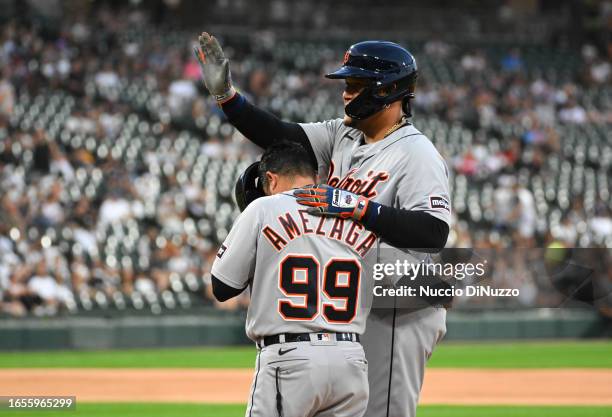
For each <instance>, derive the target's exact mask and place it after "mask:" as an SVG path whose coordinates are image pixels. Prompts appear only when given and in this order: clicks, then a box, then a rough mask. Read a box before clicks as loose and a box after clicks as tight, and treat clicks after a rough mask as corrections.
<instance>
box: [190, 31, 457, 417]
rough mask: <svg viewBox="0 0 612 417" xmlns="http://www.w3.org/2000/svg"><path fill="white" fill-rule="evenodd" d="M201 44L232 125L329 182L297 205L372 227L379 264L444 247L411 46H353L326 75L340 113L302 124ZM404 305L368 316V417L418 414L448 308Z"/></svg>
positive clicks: (206, 69) (442, 189)
mask: <svg viewBox="0 0 612 417" xmlns="http://www.w3.org/2000/svg"><path fill="white" fill-rule="evenodd" d="M199 42H200V48H196V50H195V52H196V56H197V57H198V59H199V61H200V64H201V68H202V74H203V79H204V84H205V85H206V87H207V89H208V90H209V91H210V93H211V94H212V95H213V96H214V97H215V99H216V100H217V102H218V103H219V105H220V106H221V108H222V109H223V111H224V113H225V114H226V116H227V118H228V120H229V121H230V123H232V124H233V125H234V126H235V127H236V128H237V129H238V130H239V131H240V132H241V133H242V134H243V135H244V136H246V137H247V138H248V139H250V140H251V141H253V142H254V143H256V144H257V145H259V146H261V147H263V148H267V147H268V146H270V145H272V144H273V143H274V142H276V141H278V140H280V139H281V138H286V139H288V140H292V141H295V142H298V143H300V144H302V145H303V146H304V147H305V148H306V150H307V151H308V154H309V156H310V159H311V160H312V162H313V163H315V164H316V166H317V167H318V173H319V175H320V177H321V178H326V181H325V182H326V184H320V185H318V186H313V187H304V189H302V190H300V191H299V192H297V194H296V195H297V197H298V202H300V203H301V204H304V205H305V207H310V210H311V212H312V213H315V214H318V215H321V216H329V215H335V216H338V215H341V216H345V217H347V218H352V219H354V220H356V221H357V222H359V223H360V224H362V225H363V226H364V228H365V229H366V230H368V231H372V232H375V233H376V234H377V236H378V237H379V238H380V243H379V244H378V246H377V253H378V257H379V258H378V262H394V261H395V260H396V259H405V258H406V257H410V258H411V259H413V260H414V261H418V260H419V259H425V256H426V255H424V254H423V252H427V251H429V252H432V251H439V250H441V249H442V248H443V247H444V245H445V244H446V239H447V237H448V232H449V224H450V217H451V205H450V195H449V185H448V169H447V167H446V164H445V162H444V160H443V158H442V157H441V156H440V154H439V153H438V152H437V150H436V149H435V147H434V146H433V144H432V143H431V142H430V141H429V139H428V138H427V137H425V136H424V135H423V134H422V133H421V132H419V131H418V130H417V129H416V128H415V127H414V126H413V125H412V124H411V123H410V122H409V119H408V118H409V117H410V116H411V112H410V99H412V98H413V97H414V90H415V85H416V77H417V67H416V62H415V60H414V57H413V56H412V55H411V54H410V52H408V51H407V50H406V49H404V48H403V47H401V46H400V45H398V44H395V43H392V42H384V41H366V42H360V43H357V44H355V45H353V46H351V47H350V48H349V50H348V51H347V52H346V54H345V55H344V60H343V63H342V66H341V67H340V68H339V69H338V70H337V71H335V72H332V73H331V74H327V75H326V77H328V78H331V79H342V80H344V82H345V89H344V92H343V94H342V98H343V100H344V104H345V108H344V110H345V115H344V117H343V118H339V119H335V120H329V121H325V122H321V123H305V124H304V123H290V122H285V121H281V120H279V119H278V118H276V117H275V116H274V115H272V114H270V113H268V112H266V111H264V110H262V109H258V108H257V107H255V106H253V105H252V104H250V103H249V102H248V101H247V100H246V99H245V98H244V96H242V95H241V94H239V93H237V92H236V90H235V89H234V87H233V86H232V83H231V76H230V70H229V62H228V60H227V59H226V58H225V56H224V54H223V51H222V49H221V47H220V45H219V43H218V41H217V40H216V39H215V38H214V37H211V36H210V35H209V34H207V33H202V35H201V36H200V37H199ZM397 248H426V250H419V251H415V250H412V251H401V250H399V249H397ZM403 301H404V300H393V302H392V304H391V306H390V308H380V309H373V310H372V313H371V314H370V316H369V318H368V323H367V331H366V333H365V335H364V338H363V344H364V348H365V350H366V356H367V358H368V361H369V364H370V365H369V384H370V401H369V405H368V410H367V412H366V415H367V416H368V417H383V416H384V417H406V416H414V415H415V414H416V406H417V402H418V398H419V393H420V389H421V386H422V383H423V377H424V368H425V364H426V362H427V360H428V359H429V357H430V355H431V353H432V351H433V349H434V347H435V345H436V344H437V343H438V341H439V340H440V339H441V338H442V337H443V335H444V334H445V332H446V325H445V322H446V310H445V309H444V308H442V307H434V306H430V305H427V306H426V307H425V308H418V309H417V308H408V307H410V306H408V307H405V306H404V307H399V305H401V304H402V303H403ZM420 307H422V306H420ZM415 310H416V311H415Z"/></svg>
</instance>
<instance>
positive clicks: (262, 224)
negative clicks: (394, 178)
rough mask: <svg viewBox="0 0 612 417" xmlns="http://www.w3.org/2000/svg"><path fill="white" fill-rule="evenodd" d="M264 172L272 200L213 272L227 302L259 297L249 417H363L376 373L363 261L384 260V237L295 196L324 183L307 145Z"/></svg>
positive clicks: (252, 207) (278, 149)
mask: <svg viewBox="0 0 612 417" xmlns="http://www.w3.org/2000/svg"><path fill="white" fill-rule="evenodd" d="M259 173H260V177H259V178H260V181H262V183H263V187H264V190H265V192H266V194H268V196H266V197H261V198H258V199H256V200H254V201H253V202H251V203H250V204H249V205H248V206H247V207H246V209H245V210H244V211H243V212H242V214H241V215H240V216H239V217H238V219H237V220H236V222H235V223H234V225H233V227H232V229H231V231H230V233H229V235H228V236H227V239H226V240H225V242H224V243H223V245H221V248H220V249H219V252H218V253H217V257H216V259H215V262H214V264H213V267H212V271H211V272H212V276H213V277H212V283H213V294H214V295H215V297H216V298H217V299H218V300H220V301H225V300H226V299H229V298H231V297H233V296H236V295H238V294H240V293H241V292H242V291H243V290H244V288H245V287H247V286H250V289H251V303H250V305H249V309H248V313H247V319H246V332H247V335H248V336H249V338H251V339H252V340H253V341H255V342H256V343H257V346H258V355H257V363H256V372H255V376H254V379H253V384H252V386H251V395H250V398H249V404H248V407H247V411H246V416H247V417H251V416H253V417H254V416H262V417H273V416H279V417H302V416H318V417H323V416H328V417H331V416H338V417H355V416H363V415H364V413H365V410H366V406H367V402H368V379H367V372H368V371H367V361H366V359H365V353H364V351H363V347H362V345H361V344H360V343H359V335H360V334H362V333H363V331H364V328H365V322H366V315H367V313H368V310H369V309H368V308H367V301H366V300H363V299H362V298H363V297H367V291H368V290H367V288H368V287H369V288H371V286H369V285H368V282H367V281H368V280H371V275H370V274H366V273H367V270H363V268H362V262H368V260H367V259H368V257H369V254H375V252H376V250H375V249H373V247H374V246H375V242H376V240H377V238H376V235H375V234H374V233H373V232H370V231H367V230H365V228H364V227H363V225H361V224H360V223H358V222H355V221H353V220H351V219H343V218H341V217H336V218H331V217H320V216H313V215H312V214H309V213H307V209H306V208H305V207H304V206H302V205H300V204H299V203H298V202H297V201H296V197H295V196H294V195H293V190H292V189H294V188H296V187H302V186H305V185H307V184H314V183H315V178H316V172H315V167H314V166H313V165H312V164H311V163H310V160H309V157H308V153H307V152H306V150H305V149H304V148H303V147H302V146H301V145H300V144H298V143H295V142H284V143H282V142H281V143H277V144H275V145H272V146H270V147H268V149H267V150H266V152H265V153H264V155H263V157H262V159H261V162H260V163H259ZM368 277H369V278H368Z"/></svg>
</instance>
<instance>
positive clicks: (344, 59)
mask: <svg viewBox="0 0 612 417" xmlns="http://www.w3.org/2000/svg"><path fill="white" fill-rule="evenodd" d="M349 57H350V55H349V51H346V52H345V53H344V58H343V59H342V65H345V64H346V63H347V62H348V60H349Z"/></svg>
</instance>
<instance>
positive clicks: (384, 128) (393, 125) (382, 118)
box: [360, 112, 405, 143]
mask: <svg viewBox="0 0 612 417" xmlns="http://www.w3.org/2000/svg"><path fill="white" fill-rule="evenodd" d="M404 123H405V119H404V117H403V115H402V114H401V113H399V114H397V113H396V112H381V113H380V114H378V115H376V116H374V117H373V118H372V119H371V120H368V121H367V123H364V125H363V126H360V130H361V131H362V132H363V134H364V135H365V142H366V143H374V142H378V141H380V140H383V139H384V138H386V137H387V136H389V135H390V134H391V133H393V132H395V131H396V130H397V129H399V128H400V127H401V126H402V125H403V124H404Z"/></svg>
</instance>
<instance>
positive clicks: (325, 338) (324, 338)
mask: <svg viewBox="0 0 612 417" xmlns="http://www.w3.org/2000/svg"><path fill="white" fill-rule="evenodd" d="M317 339H319V341H321V342H330V341H331V340H332V339H331V334H329V333H319V334H317Z"/></svg>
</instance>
